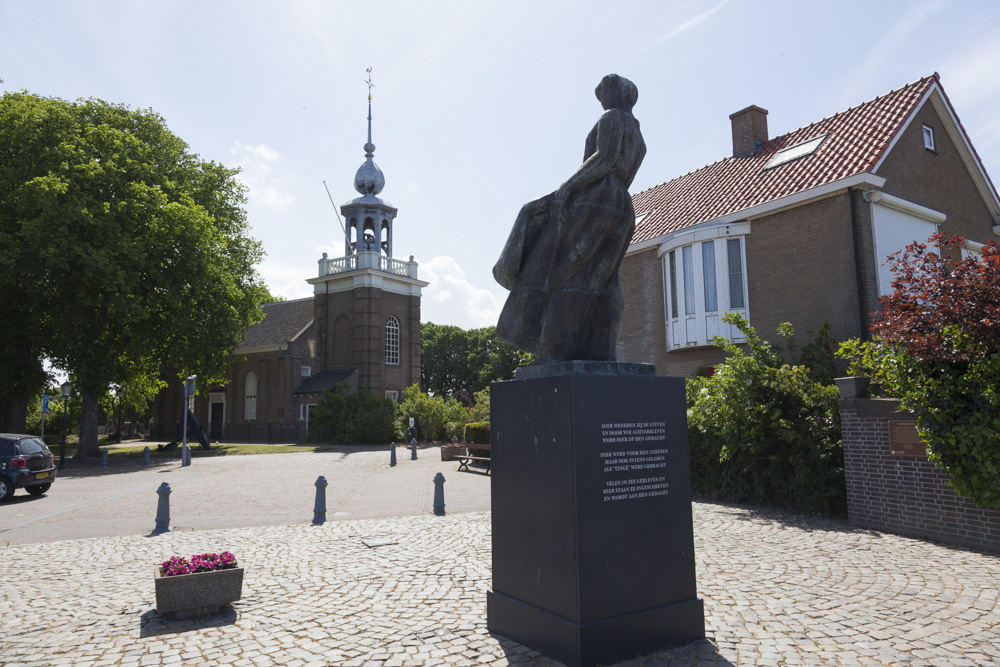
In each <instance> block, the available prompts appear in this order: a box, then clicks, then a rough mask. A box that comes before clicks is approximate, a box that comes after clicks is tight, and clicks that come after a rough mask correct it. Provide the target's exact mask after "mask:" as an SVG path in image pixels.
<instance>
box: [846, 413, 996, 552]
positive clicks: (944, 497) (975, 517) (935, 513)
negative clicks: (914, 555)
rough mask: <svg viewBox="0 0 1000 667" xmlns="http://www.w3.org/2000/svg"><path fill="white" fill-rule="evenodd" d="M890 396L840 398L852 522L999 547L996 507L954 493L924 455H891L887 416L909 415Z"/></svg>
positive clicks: (963, 543) (957, 542) (991, 548)
mask: <svg viewBox="0 0 1000 667" xmlns="http://www.w3.org/2000/svg"><path fill="white" fill-rule="evenodd" d="M898 408H899V401H896V400H892V399H857V398H848V399H842V400H841V401H840V421H841V428H842V430H843V438H844V471H845V475H846V478H847V513H848V517H849V519H850V522H851V523H852V524H855V525H858V526H863V527H865V528H873V529H875V530H881V531H885V532H888V533H895V534H897V535H905V536H907V537H918V538H927V539H932V540H937V541H940V542H946V543H948V544H955V545H958V546H966V547H974V548H978V549H985V550H989V551H1000V512H998V511H993V510H985V509H981V508H979V507H976V505H975V504H974V503H973V502H972V501H971V500H970V499H968V498H965V497H963V496H959V495H958V494H956V493H955V491H954V490H953V489H952V488H951V486H950V485H949V484H948V477H947V475H946V474H945V473H944V472H943V471H942V470H941V469H940V468H938V467H937V466H936V465H934V464H933V463H931V462H930V461H928V460H926V458H924V457H903V456H893V455H892V454H891V453H890V449H889V426H888V422H889V420H895V419H912V415H909V414H908V413H901V412H898Z"/></svg>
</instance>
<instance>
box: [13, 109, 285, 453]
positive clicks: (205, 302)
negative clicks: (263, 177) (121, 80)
mask: <svg viewBox="0 0 1000 667" xmlns="http://www.w3.org/2000/svg"><path fill="white" fill-rule="evenodd" d="M236 174H237V171H236V170H232V169H227V168H225V167H223V166H221V165H219V164H216V163H214V162H208V161H204V160H201V159H199V158H198V156H196V155H193V154H191V153H190V152H189V151H188V147H187V145H186V144H185V143H184V142H183V141H182V140H181V139H180V138H178V137H177V136H176V135H174V134H173V133H171V132H170V130H169V129H168V128H167V126H166V124H165V122H164V121H163V119H162V118H161V117H160V116H158V115H157V114H156V113H154V112H153V111H151V110H131V109H129V108H127V107H125V106H122V105H116V104H110V103H107V102H103V101H100V100H81V101H78V102H65V101H63V100H59V99H50V98H43V97H38V96H34V95H30V94H27V93H7V94H5V95H4V96H3V97H2V98H0V299H2V301H3V302H4V303H5V304H9V305H10V306H11V310H10V311H8V313H7V315H8V317H9V321H16V322H17V323H18V324H17V327H11V328H10V329H7V328H6V327H4V329H5V330H4V332H3V334H0V346H2V348H3V351H4V352H5V354H3V355H2V360H0V364H2V376H3V377H4V378H8V377H9V378H11V379H12V382H11V383H10V385H9V386H10V387H11V388H10V389H7V388H4V389H3V390H4V391H13V392H25V391H28V390H30V388H31V386H32V385H34V386H35V387H36V388H37V387H38V386H39V384H40V383H39V382H38V378H39V369H40V368H41V365H40V361H39V360H40V358H41V356H42V355H45V356H47V357H49V358H50V359H51V360H52V361H53V363H54V364H55V365H56V366H58V367H60V368H63V369H65V370H67V371H69V372H70V373H71V374H72V376H73V378H74V388H75V389H76V390H79V391H80V392H81V394H82V399H83V412H84V414H83V416H82V423H81V447H80V450H79V455H90V454H94V453H96V444H97V420H96V415H97V401H98V399H100V398H101V397H103V396H104V395H105V394H106V393H107V391H108V387H109V386H110V385H111V384H112V383H117V384H119V385H123V386H134V385H135V384H136V383H137V382H141V381H143V378H150V377H155V374H154V373H150V372H149V371H150V369H151V368H156V369H160V368H167V367H170V368H174V369H176V370H177V371H179V372H180V373H181V374H182V375H188V374H197V375H198V376H199V378H200V379H201V380H202V381H203V382H205V381H207V382H211V381H213V380H219V379H222V377H223V373H224V372H225V369H226V368H227V367H228V364H229V359H228V358H227V353H229V352H230V351H232V350H233V349H235V346H236V344H237V341H238V340H239V336H240V334H241V332H242V331H243V330H244V329H246V327H248V326H249V325H251V324H253V323H254V322H256V321H258V320H259V318H260V309H259V308H258V307H257V304H258V303H259V302H260V301H261V300H262V297H263V296H264V294H265V292H264V289H263V286H262V283H261V281H260V279H259V277H258V275H257V273H256V270H255V268H254V265H255V264H256V263H257V262H258V261H259V259H260V258H261V256H262V252H261V248H260V245H259V244H258V243H257V242H256V241H254V240H253V239H251V238H250V237H249V236H248V235H247V223H246V217H245V212H244V209H243V205H244V203H245V191H244V187H243V186H242V185H241V184H240V183H239V182H238V181H237V180H236V178H235V176H236ZM7 352H10V354H7ZM0 384H4V385H6V384H7V383H0Z"/></svg>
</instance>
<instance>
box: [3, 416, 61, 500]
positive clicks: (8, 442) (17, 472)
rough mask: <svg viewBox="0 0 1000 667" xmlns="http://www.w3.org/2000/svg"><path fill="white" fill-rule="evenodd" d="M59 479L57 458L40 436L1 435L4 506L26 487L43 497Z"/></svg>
mask: <svg viewBox="0 0 1000 667" xmlns="http://www.w3.org/2000/svg"><path fill="white" fill-rule="evenodd" d="M55 477H56V459H55V456H53V455H52V452H50V451H49V448H48V447H46V446H45V443H44V442H42V439H41V438H39V437H38V436H36V435H19V434H17V433H0V503H2V502H3V501H5V500H7V499H8V498H10V497H11V496H12V495H14V489H19V488H23V489H24V490H25V491H27V492H28V493H30V494H31V495H33V496H40V495H42V494H43V493H45V492H46V491H48V490H49V487H50V486H52V480H54V479H55Z"/></svg>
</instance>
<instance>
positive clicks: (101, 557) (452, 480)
mask: <svg viewBox="0 0 1000 667" xmlns="http://www.w3.org/2000/svg"><path fill="white" fill-rule="evenodd" d="M316 456H320V457H321V456H324V455H313V454H291V455H275V456H266V457H265V456H258V457H226V459H227V461H226V462H225V463H224V465H223V470H220V471H219V472H213V473H208V471H209V470H213V469H215V468H212V467H211V466H213V465H216V464H220V463H222V460H212V459H202V460H198V459H196V460H195V464H194V465H192V466H191V467H189V468H184V469H183V470H180V469H171V470H167V471H161V472H159V473H152V474H158V475H159V477H155V478H154V481H157V480H159V479H161V478H166V477H169V476H170V475H177V476H178V477H180V476H181V473H183V474H184V475H190V474H193V473H198V472H204V473H206V474H203V475H200V476H199V477H195V478H191V479H189V480H188V481H181V482H179V483H178V484H177V487H176V488H175V495H179V494H180V489H182V488H184V486H185V484H190V486H189V487H188V488H190V489H191V493H192V494H194V495H196V496H198V497H199V498H201V497H202V496H201V495H200V494H203V493H208V491H205V490H203V489H201V488H200V487H197V486H196V484H197V485H202V484H204V485H206V487H205V488H206V489H211V488H214V489H215V490H216V492H217V493H223V492H226V491H227V489H228V488H229V486H230V485H235V486H239V485H241V484H244V485H245V484H252V482H253V481H254V480H258V479H260V478H261V476H262V475H261V473H262V469H261V466H266V468H267V469H269V470H271V471H272V474H270V484H269V486H268V488H269V489H271V491H272V493H271V495H268V494H266V493H255V492H253V490H252V489H251V490H250V491H248V492H247V493H246V494H245V495H243V496H240V498H239V499H238V500H234V501H232V502H231V503H229V504H226V505H225V507H224V508H222V510H220V509H215V510H211V511H209V510H204V511H202V509H199V508H200V505H198V504H197V503H192V509H190V510H185V512H186V513H181V512H178V514H177V516H179V517H180V519H179V520H178V521H179V522H180V523H182V524H184V526H182V527H189V528H190V527H193V523H194V521H193V520H190V521H189V519H188V518H185V517H188V516H190V517H195V516H200V517H201V518H202V524H203V525H205V526H210V525H212V523H213V522H215V524H216V525H215V526H214V527H211V528H210V529H207V530H193V529H188V530H178V531H175V532H171V533H167V534H164V535H159V536H156V537H149V536H146V535H145V534H144V533H147V532H148V530H149V528H151V527H152V525H151V524H152V518H151V517H152V515H151V514H150V518H149V520H147V521H146V522H145V523H146V524H149V525H148V526H146V528H145V529H144V530H140V531H134V532H131V533H129V532H128V531H125V530H122V531H120V532H121V534H116V535H110V536H105V537H91V538H85V539H68V540H59V541H52V538H51V537H50V538H49V539H48V540H45V541H43V540H41V539H37V538H38V534H37V531H38V530H39V529H38V526H42V527H45V526H48V527H49V528H50V530H51V531H53V532H57V531H59V530H61V529H62V530H68V529H67V528H66V525H67V524H69V523H71V522H72V517H73V516H74V515H75V514H76V513H77V512H83V513H84V514H85V515H91V514H95V513H97V514H101V515H102V516H103V515H106V514H113V513H114V512H121V513H124V515H125V516H126V518H127V517H128V516H130V515H132V514H135V513H136V512H137V511H138V510H137V509H136V508H135V507H134V506H135V505H142V504H144V503H145V495H147V494H149V493H151V492H150V491H148V490H147V491H138V492H136V493H133V494H131V495H128V496H122V497H121V498H130V499H131V500H130V502H129V503H128V504H126V503H122V502H120V501H121V498H111V496H112V495H113V494H110V493H108V492H107V489H105V491H104V492H105V494H106V497H108V498H111V499H108V500H104V501H99V502H92V504H89V505H86V506H84V507H81V508H79V509H74V508H73V507H75V506H71V507H68V508H65V511H63V512H62V513H61V514H59V515H56V516H51V517H48V518H45V519H42V518H38V517H42V516H45V515H46V512H45V511H43V509H40V508H35V507H34V503H33V502H31V503H29V502H21V503H15V504H14V505H11V504H6V505H3V506H0V531H3V530H5V531H6V532H0V558H2V561H0V562H2V563H3V567H2V572H3V583H0V665H4V666H5V667H13V666H14V665H130V666H137V667H145V666H147V665H188V664H190V665H237V666H241V667H242V666H249V665H288V666H291V667H301V666H306V665H337V666H345V667H348V666H349V667H367V666H369V665H371V666H375V665H377V666H380V667H409V666H413V667H418V666H424V665H458V666H466V665H468V666H473V665H538V666H543V665H553V664H556V663H553V662H552V661H550V660H547V659H546V658H544V657H542V656H539V655H537V654H536V653H534V652H532V651H530V650H529V649H527V648H526V647H523V646H520V645H518V644H516V643H513V642H509V641H507V640H504V639H503V638H501V637H492V636H490V634H489V633H488V632H487V630H486V591H487V590H488V589H489V585H490V515H489V512H488V511H482V510H484V509H485V508H484V507H476V504H477V503H482V502H484V500H485V502H487V507H488V491H489V483H488V479H489V478H488V477H486V476H485V475H477V474H465V473H457V472H455V471H454V468H455V467H456V464H454V463H442V462H440V461H439V460H435V458H436V451H434V450H425V451H423V452H421V459H420V461H417V462H411V461H408V460H405V461H404V460H402V458H403V457H402V456H401V457H400V459H401V460H400V465H399V466H397V468H393V469H389V468H388V466H387V461H383V460H381V459H380V458H379V455H378V454H376V453H374V452H355V453H349V454H345V455H343V456H340V457H339V458H338V459H337V460H336V461H334V460H333V459H332V458H331V459H329V460H323V459H316V458H315V457H316ZM326 456H333V455H326ZM284 457H289V458H293V459H295V457H303V458H300V459H295V460H292V461H291V462H290V463H287V464H286V463H285V462H280V463H279V462H268V461H267V459H271V458H284ZM237 458H242V459H247V461H237V462H236V463H229V462H228V460H230V459H231V460H233V461H235V460H236V459H237ZM352 458H353V459H354V460H353V461H352ZM314 464H324V465H327V467H328V469H329V472H323V473H322V474H325V475H326V477H327V479H328V480H329V482H330V486H329V487H328V489H327V492H328V497H329V498H330V499H331V502H330V504H329V510H328V511H330V516H332V515H333V514H334V512H333V511H332V510H333V509H334V507H337V508H340V511H343V512H346V514H342V515H341V516H340V517H338V518H339V519H340V520H334V521H328V522H327V523H325V524H323V525H321V526H312V525H310V524H309V523H308V519H311V509H312V506H311V495H310V494H305V498H301V497H298V498H296V503H298V501H301V500H303V499H306V500H309V501H310V502H309V503H307V509H308V512H307V514H308V518H304V519H295V522H293V523H286V524H285V525H243V526H241V527H236V528H220V527H218V526H220V525H233V524H232V523H229V524H227V523H225V522H226V521H227V520H231V521H237V520H244V519H245V517H244V515H246V514H251V513H253V512H256V511H258V509H259V508H262V507H265V506H266V505H267V504H268V502H270V503H271V504H275V503H277V504H278V505H279V506H281V507H279V508H277V509H273V510H272V512H271V513H270V514H266V516H264V517H263V519H262V521H263V520H264V519H267V520H272V519H273V518H274V517H281V516H286V514H284V513H285V512H288V511H289V510H287V509H284V508H283V506H284V504H285V502H286V500H285V499H286V498H288V497H295V496H296V494H300V493H301V492H300V491H299V490H291V489H289V490H287V493H285V492H282V491H280V489H282V488H283V486H284V485H283V484H280V485H279V484H278V483H277V480H278V479H280V476H279V475H278V474H276V473H274V472H273V471H276V470H281V469H283V468H282V466H286V465H288V466H290V468H289V469H292V470H300V469H302V468H305V470H303V471H302V473H301V475H298V477H301V478H303V479H305V480H306V481H308V482H310V483H311V481H314V480H315V475H316V474H319V472H320V471H318V470H317V468H316V467H315V466H314ZM230 465H231V466H234V467H233V468H232V470H230V468H228V467H226V466H230ZM406 466H408V467H406ZM354 468H357V469H360V471H361V472H359V471H358V470H356V469H354ZM437 470H441V471H442V472H443V473H444V474H445V477H446V478H447V479H448V482H446V485H445V488H446V502H447V503H448V509H449V514H448V515H447V516H445V517H435V516H432V515H430V509H431V508H430V502H431V500H430V499H431V497H432V493H433V488H432V486H431V485H430V482H429V477H430V476H431V475H432V474H433V472H436V471H437ZM255 471H256V472H257V474H256V475H254V474H253V473H254V472H255ZM306 471H308V474H307V473H306ZM237 473H239V474H237ZM150 474H151V471H149V470H146V471H142V470H136V471H133V472H127V473H126V472H118V473H115V474H112V475H108V476H106V477H105V480H106V483H107V484H112V483H113V485H114V487H115V488H114V490H115V491H117V492H119V493H123V492H127V491H129V490H131V489H133V488H139V489H141V488H144V486H143V485H146V486H148V481H149V480H148V479H147V477H146V476H148V475H150ZM213 476H214V477H213ZM310 477H311V478H312V480H309V478H310ZM92 479H93V477H88V476H86V475H80V476H77V477H75V478H65V479H62V480H60V481H59V482H57V483H58V484H62V485H64V486H66V487H67V490H66V492H65V493H66V495H67V497H68V499H70V500H72V501H73V502H78V501H82V500H84V499H85V498H86V497H87V493H85V491H87V492H90V493H92V492H93V490H92V489H90V490H86V489H84V490H81V489H76V490H74V489H73V488H70V487H74V486H77V485H80V484H86V483H88V480H92ZM199 480H200V481H199ZM212 480H214V481H212ZM210 482H211V484H210ZM216 482H221V485H220V484H217V483H216ZM449 485H450V487H451V488H449ZM426 486H430V488H426V489H425V487H426ZM254 488H256V489H259V488H260V487H259V486H255V487H254ZM452 488H453V489H455V493H454V499H452V498H451V497H450V496H449V495H448V492H449V491H451V490H452ZM311 491H312V488H311V487H310V493H311ZM56 492H57V488H56V487H55V486H54V487H53V491H52V492H50V494H49V495H47V496H45V498H50V497H51V498H55V497H56ZM18 498H20V495H18V496H15V500H17V499H18ZM139 498H143V501H142V502H141V503H140V502H139ZM154 500H155V499H154ZM35 502H37V501H35ZM60 502H69V500H67V501H60ZM185 502H188V501H185ZM241 503H243V505H242V506H241ZM55 504H56V503H53V504H52V506H53V507H54V506H55ZM145 504H146V505H148V503H145ZM154 504H155V503H154ZM298 504H300V503H298ZM453 505H454V506H453ZM29 506H31V507H30V510H29ZM100 506H103V507H100ZM98 507H100V509H98ZM366 507H368V509H366ZM12 509H13V510H15V511H14V513H15V514H21V515H24V516H27V515H28V514H32V513H34V514H33V515H34V516H35V519H34V520H33V521H32V522H31V523H29V524H27V525H25V526H21V527H19V528H10V526H12V525H15V524H16V522H14V521H13V520H12V519H10V518H9V516H10V514H9V513H10V510H12ZM462 510H468V511H462ZM49 511H53V510H51V509H49ZM366 511H369V512H372V515H373V516H377V517H378V516H380V517H387V518H358V517H359V516H361V515H362V514H363V513H364V512H366ZM144 512H145V513H147V514H149V510H148V507H146V508H144ZM200 512H201V513H200ZM226 513H229V514H226ZM299 513H301V512H299ZM392 513H398V514H399V516H389V515H390V514H392ZM287 516H291V515H290V514H289V515H287ZM58 517H63V518H62V519H58ZM98 518H101V517H98ZM694 518H695V542H696V550H697V551H696V554H697V567H698V590H699V595H700V596H701V597H703V598H704V600H705V613H706V619H707V623H708V636H709V639H708V640H706V641H703V642H699V643H697V644H694V645H691V646H687V647H684V648H681V649H676V650H673V651H667V652H662V653H658V654H655V655H651V656H642V657H637V658H636V659H635V660H631V661H628V662H625V663H621V664H622V665H627V666H629V667H664V666H669V667H675V666H680V665H685V666H697V667H707V666H709V665H713V666H723V667H724V666H729V665H764V666H771V665H775V666H776V665H895V666H903V665H907V666H910V667H917V666H935V667H936V666H939V665H940V666H949V667H960V666H962V665H977V666H987V665H997V664H1000V608H998V596H1000V558H998V557H997V556H996V555H992V554H985V553H978V552H975V551H969V550H962V549H955V548H950V547H946V546H942V545H939V544H934V543H929V542H923V541H919V540H912V539H907V538H902V537H896V536H893V535H888V534H882V533H878V532H873V531H866V530H856V529H853V528H851V527H849V526H847V525H846V524H845V523H843V522H840V521H834V520H829V519H822V518H816V517H806V516H802V515H797V514H792V513H784V512H779V511H774V510H760V509H748V508H738V507H728V506H724V505H717V504H708V503H695V505H694ZM135 519H136V520H139V519H138V517H136V518H135ZM24 520H25V519H24V517H23V516H22V517H21V521H22V522H23V521H24ZM188 523H190V524H192V525H188ZM29 527H32V528H31V530H32V531H35V532H30V533H29V532H28V531H27V529H28V528H29ZM10 537H14V538H15V539H18V540H19V542H18V543H14V542H13V541H5V540H8V539H9V538H10ZM373 537H383V538H391V540H392V541H394V542H395V543H394V544H388V545H385V546H378V547H374V548H370V547H368V546H365V544H364V541H365V540H368V541H371V540H370V538H373ZM29 538H30V539H29ZM221 550H229V551H232V552H233V553H235V554H237V556H238V558H239V559H240V562H241V564H242V565H243V566H244V567H245V568H246V578H245V580H244V586H243V599H242V600H240V601H238V602H236V603H235V604H234V605H233V607H232V609H231V610H228V611H226V612H223V613H221V614H217V615H212V616H208V617H205V618H201V619H188V620H172V619H167V618H165V617H162V616H161V615H159V614H157V613H156V611H155V603H154V595H153V581H152V578H153V575H152V572H153V567H154V566H155V563H156V562H158V561H160V560H163V559H164V558H166V557H167V556H170V555H174V554H182V555H188V554H191V553H199V552H202V551H221Z"/></svg>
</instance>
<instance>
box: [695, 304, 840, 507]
mask: <svg viewBox="0 0 1000 667" xmlns="http://www.w3.org/2000/svg"><path fill="white" fill-rule="evenodd" d="M723 321H725V322H727V323H729V324H732V325H733V326H735V327H736V328H737V329H739V330H740V332H741V333H742V334H743V336H744V338H745V340H746V342H747V345H748V347H749V352H745V351H744V350H743V349H742V348H741V347H739V346H737V345H736V344H734V343H732V342H731V341H729V340H727V339H725V338H721V337H716V339H715V344H716V345H718V346H719V347H722V348H723V349H724V350H725V351H726V352H727V353H728V354H729V357H728V358H727V359H726V361H725V362H724V363H722V364H719V365H718V366H717V367H716V369H715V373H714V374H713V375H712V377H697V378H692V379H690V380H689V381H688V383H687V400H688V408H689V409H688V437H689V442H690V450H691V476H692V487H693V489H694V490H695V492H697V493H701V494H704V495H707V496H710V497H715V498H720V499H726V500H731V501H735V502H759V503H777V504H783V505H791V506H795V507H801V508H809V509H812V510H815V511H819V512H823V513H824V514H832V515H843V514H844V513H846V507H847V500H846V487H845V482H844V466H843V450H842V448H841V442H840V413H839V402H838V399H839V395H838V393H837V389H836V387H833V386H824V385H822V384H819V383H817V382H815V381H813V380H812V379H811V378H810V377H809V371H808V369H807V368H806V367H804V366H789V365H788V364H785V363H784V361H783V359H782V356H781V348H780V347H778V346H776V345H772V344H770V343H768V342H766V341H764V340H762V339H761V338H760V337H759V336H758V335H757V333H756V331H754V329H753V327H751V326H750V325H749V323H748V322H747V321H746V320H745V319H743V318H742V317H740V316H738V315H736V314H733V313H730V314H727V315H726V316H724V317H723ZM783 328H784V329H785V331H787V332H789V333H790V332H791V327H790V326H789V325H783Z"/></svg>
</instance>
